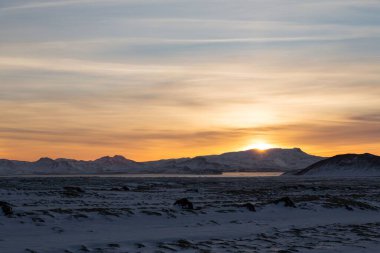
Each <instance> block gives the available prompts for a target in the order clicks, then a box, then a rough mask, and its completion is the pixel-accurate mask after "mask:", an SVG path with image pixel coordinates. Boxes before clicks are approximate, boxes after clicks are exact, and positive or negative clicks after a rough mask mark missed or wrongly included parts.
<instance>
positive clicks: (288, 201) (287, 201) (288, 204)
mask: <svg viewBox="0 0 380 253" xmlns="http://www.w3.org/2000/svg"><path fill="white" fill-rule="evenodd" d="M272 203H273V204H276V205H278V204H280V203H283V204H284V206H286V207H294V208H295V207H296V205H295V204H294V202H293V201H292V200H291V199H290V198H289V197H283V198H280V199H277V200H274V201H273V202H272Z"/></svg>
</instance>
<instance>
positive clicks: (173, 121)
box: [0, 0, 380, 161]
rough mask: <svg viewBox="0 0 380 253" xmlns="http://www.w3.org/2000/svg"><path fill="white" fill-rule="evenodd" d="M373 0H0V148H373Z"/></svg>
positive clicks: (11, 152)
mask: <svg viewBox="0 0 380 253" xmlns="http://www.w3.org/2000/svg"><path fill="white" fill-rule="evenodd" d="M379 13H380V2H379V1H375V0H357V1H353V0H345V1H340V0H329V1H327V0H321V1H311V0H310V1H309V0H305V1H295V0H268V1H256V0H251V1H249V0H234V1H226V0H191V1H190V0H91V1H90V0H54V1H52V0H51V1H47V0H46V1H42V0H41V1H37V0H30V1H24V0H2V1H1V3H0V158H8V159H19V160H36V159H38V158H40V157H46V156H48V157H52V158H57V157H67V158H75V159H85V160H88V159H96V158H98V157H100V156H104V155H114V154H120V155H124V156H125V157H127V158H130V159H134V160H137V161H145V160H155V159H161V158H173V157H188V156H196V155H203V154H215V153H222V152H227V151H237V150H244V149H247V148H250V147H254V146H255V144H256V143H268V144H271V145H272V146H274V147H284V148H289V147H300V148H302V149H303V150H304V151H305V152H308V153H311V154H315V155H322V156H330V155H335V154H339V153H347V152H353V153H364V152H369V153H374V154H378V155H379V154H380V15H379Z"/></svg>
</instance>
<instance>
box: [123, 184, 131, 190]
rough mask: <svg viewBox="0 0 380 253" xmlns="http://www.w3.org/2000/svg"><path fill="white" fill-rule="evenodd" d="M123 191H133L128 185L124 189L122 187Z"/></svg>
mask: <svg viewBox="0 0 380 253" xmlns="http://www.w3.org/2000/svg"><path fill="white" fill-rule="evenodd" d="M121 189H122V190H123V191H130V190H131V189H129V187H128V186H126V185H124V186H123V187H121Z"/></svg>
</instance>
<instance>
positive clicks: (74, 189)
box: [63, 186, 84, 197]
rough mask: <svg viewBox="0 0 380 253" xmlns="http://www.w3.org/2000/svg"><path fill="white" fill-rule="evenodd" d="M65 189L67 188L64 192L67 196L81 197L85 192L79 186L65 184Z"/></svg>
mask: <svg viewBox="0 0 380 253" xmlns="http://www.w3.org/2000/svg"><path fill="white" fill-rule="evenodd" d="M63 189H64V190H65V191H64V192H63V194H64V195H65V196H67V197H79V196H80V195H81V194H82V193H84V190H83V189H82V188H80V187H78V186H65V187H63Z"/></svg>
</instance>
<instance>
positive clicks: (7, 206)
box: [0, 201, 13, 216]
mask: <svg viewBox="0 0 380 253" xmlns="http://www.w3.org/2000/svg"><path fill="white" fill-rule="evenodd" d="M0 207H1V209H2V210H3V213H4V214H5V215H6V216H11V215H12V214H13V210H12V207H11V205H10V204H9V203H8V202H5V201H0Z"/></svg>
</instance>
